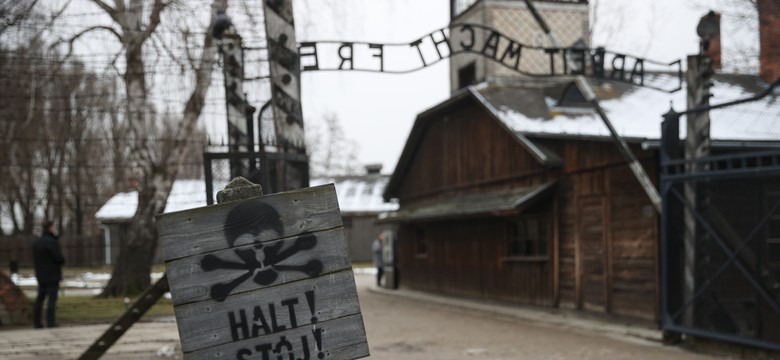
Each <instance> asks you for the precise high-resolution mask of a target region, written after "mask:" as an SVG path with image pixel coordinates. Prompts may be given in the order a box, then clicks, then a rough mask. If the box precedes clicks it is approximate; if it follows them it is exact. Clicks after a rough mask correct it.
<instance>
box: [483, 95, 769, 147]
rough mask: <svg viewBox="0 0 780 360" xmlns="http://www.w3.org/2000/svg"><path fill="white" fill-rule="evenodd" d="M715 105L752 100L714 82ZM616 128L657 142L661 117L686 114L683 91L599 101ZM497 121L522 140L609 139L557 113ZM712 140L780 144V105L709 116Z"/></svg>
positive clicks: (503, 114) (601, 129) (591, 121)
mask: <svg viewBox="0 0 780 360" xmlns="http://www.w3.org/2000/svg"><path fill="white" fill-rule="evenodd" d="M712 94H713V98H712V100H711V101H710V103H712V104H720V103H725V102H729V101H732V100H737V99H742V98H746V97H749V96H752V95H754V94H753V93H750V92H748V91H746V90H745V89H744V88H742V87H741V86H738V85H732V84H729V83H724V82H719V81H715V82H714V86H713V88H712ZM600 104H601V106H602V108H603V109H604V110H605V112H606V113H607V116H608V117H609V120H610V122H611V123H612V126H613V127H614V128H615V130H616V131H617V132H618V134H619V135H620V136H623V137H627V138H640V139H659V138H660V136H661V122H662V121H663V118H662V114H664V113H666V112H668V111H669V109H670V106H672V107H673V108H674V109H675V110H677V111H683V110H685V108H686V93H685V91H684V90H680V91H677V92H675V93H672V94H669V93H666V92H663V91H658V90H654V89H650V88H645V87H635V88H634V90H633V91H631V92H628V93H626V94H624V95H623V96H622V97H619V98H616V99H606V100H602V101H600ZM497 112H498V114H497V116H498V117H499V119H500V120H501V121H503V122H504V123H505V124H506V125H507V126H508V127H509V128H511V129H512V130H514V131H517V132H521V133H524V134H556V135H558V134H567V135H578V136H600V137H607V136H610V134H609V130H608V129H607V127H606V125H604V123H603V122H602V120H601V118H600V117H599V116H598V115H597V114H595V113H592V114H586V113H576V114H566V113H562V112H561V113H554V116H553V117H552V118H551V119H542V118H530V117H528V116H526V115H525V114H522V113H520V112H517V111H514V110H513V109H510V108H508V107H500V108H498V109H497ZM710 118H711V129H710V136H711V138H712V139H718V140H780V102H778V99H777V98H776V97H774V96H768V97H765V98H763V99H761V100H760V101H756V102H752V103H750V104H748V105H745V106H742V105H738V106H734V107H729V108H724V109H717V110H712V111H711V112H710ZM680 136H681V137H685V121H684V118H681V121H680Z"/></svg>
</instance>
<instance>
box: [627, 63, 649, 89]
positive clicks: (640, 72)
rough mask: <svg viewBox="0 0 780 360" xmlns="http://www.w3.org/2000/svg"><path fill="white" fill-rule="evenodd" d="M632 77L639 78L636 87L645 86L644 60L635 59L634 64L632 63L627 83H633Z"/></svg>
mask: <svg viewBox="0 0 780 360" xmlns="http://www.w3.org/2000/svg"><path fill="white" fill-rule="evenodd" d="M634 76H638V77H639V84H638V85H644V84H645V60H644V59H636V62H635V63H634V69H633V70H631V75H629V76H628V81H629V82H631V83H634ZM634 84H636V83H634Z"/></svg>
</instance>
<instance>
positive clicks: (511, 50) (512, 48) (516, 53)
mask: <svg viewBox="0 0 780 360" xmlns="http://www.w3.org/2000/svg"><path fill="white" fill-rule="evenodd" d="M522 49H523V45H521V44H519V43H516V42H514V41H512V40H509V46H507V47H506V49H505V50H504V53H503V54H502V55H501V59H500V60H499V61H500V62H501V63H503V62H504V59H505V58H506V57H507V55H509V59H513V58H514V59H515V66H514V68H515V70H517V69H518V68H519V67H520V51H521V50H522Z"/></svg>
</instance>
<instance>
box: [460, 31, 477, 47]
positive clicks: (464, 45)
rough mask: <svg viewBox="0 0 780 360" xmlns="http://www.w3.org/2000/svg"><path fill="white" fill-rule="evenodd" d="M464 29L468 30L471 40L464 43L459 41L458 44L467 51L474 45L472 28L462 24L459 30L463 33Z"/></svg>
mask: <svg viewBox="0 0 780 360" xmlns="http://www.w3.org/2000/svg"><path fill="white" fill-rule="evenodd" d="M465 31H468V32H469V37H471V42H470V43H469V44H468V45H466V43H464V42H463V41H461V42H460V46H461V47H462V48H463V50H466V51H469V50H471V48H473V47H474V28H473V27H471V25H463V26H461V27H460V32H461V33H463V32H465Z"/></svg>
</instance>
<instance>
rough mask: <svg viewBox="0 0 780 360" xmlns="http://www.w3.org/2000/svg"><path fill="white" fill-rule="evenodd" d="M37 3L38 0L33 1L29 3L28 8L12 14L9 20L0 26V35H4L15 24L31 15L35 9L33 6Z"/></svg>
mask: <svg viewBox="0 0 780 360" xmlns="http://www.w3.org/2000/svg"><path fill="white" fill-rule="evenodd" d="M37 3H38V0H33V1H32V2H30V6H27V7H26V8H24V9H22V10H20V11H17V12H16V13H15V14H13V16H12V17H11V20H9V21H6V22H4V23H3V24H2V25H0V34H2V33H4V32H5V31H6V30H8V29H9V28H11V27H14V26H16V25H17V24H19V22H20V21H22V20H24V19H26V18H27V17H28V16H29V15H30V14H31V13H32V9H33V7H35V4H37ZM12 6H13V5H12Z"/></svg>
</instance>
